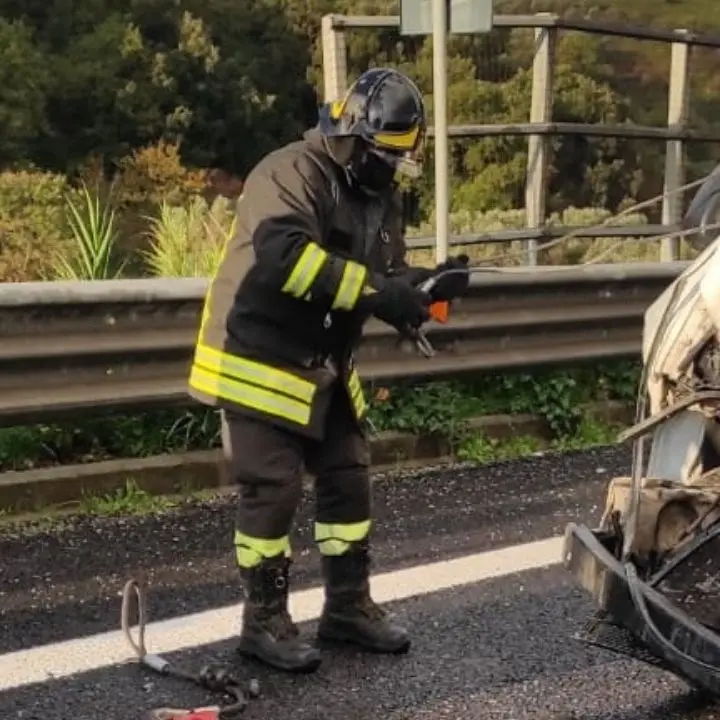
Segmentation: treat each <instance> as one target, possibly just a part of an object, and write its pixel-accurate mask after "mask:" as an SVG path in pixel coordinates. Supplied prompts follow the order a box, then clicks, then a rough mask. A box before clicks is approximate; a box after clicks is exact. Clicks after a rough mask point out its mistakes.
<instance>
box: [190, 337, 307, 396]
mask: <svg viewBox="0 0 720 720" xmlns="http://www.w3.org/2000/svg"><path fill="white" fill-rule="evenodd" d="M195 362H196V363H197V364H198V365H201V366H202V367H203V368H204V369H205V370H209V371H212V372H213V373H217V374H219V375H227V376H228V377H230V378H233V379H234V380H240V381H241V382H250V383H253V384H255V385H262V386H263V387H265V388H267V389H269V390H275V391H277V392H283V393H285V394H286V395H290V396H292V397H294V398H297V399H298V400H302V401H303V402H306V403H309V402H311V401H312V399H313V396H314V395H315V385H314V384H313V383H311V382H309V381H307V380H303V379H302V378H299V377H297V376H296V375H292V374H291V373H289V372H285V371H284V370H277V369H276V368H273V367H270V366H269V365H265V364H263V363H259V362H255V361H254V360H247V359H246V358H241V357H237V356H236V355H231V354H230V353H226V352H221V351H220V350H216V349H215V348H212V347H209V346H208V345H198V346H197V348H196V350H195Z"/></svg>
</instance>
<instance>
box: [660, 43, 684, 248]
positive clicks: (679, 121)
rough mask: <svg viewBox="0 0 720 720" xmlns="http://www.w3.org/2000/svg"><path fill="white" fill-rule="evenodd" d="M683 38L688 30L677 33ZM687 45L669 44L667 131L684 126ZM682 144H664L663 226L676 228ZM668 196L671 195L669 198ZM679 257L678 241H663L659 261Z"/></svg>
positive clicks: (680, 198)
mask: <svg viewBox="0 0 720 720" xmlns="http://www.w3.org/2000/svg"><path fill="white" fill-rule="evenodd" d="M677 33H678V34H682V35H686V34H687V30H677ZM689 60H690V45H689V44H688V43H687V42H682V41H680V42H674V43H673V44H672V45H671V55H670V80H669V82H668V128H671V129H681V128H684V127H685V125H686V124H687V112H688V101H689V96H690V84H689V82H688V67H689ZM684 146H685V143H684V142H683V141H682V140H668V141H667V142H666V143H665V183H664V187H663V192H664V193H665V195H664V196H663V204H662V224H663V225H677V224H678V223H679V222H680V221H681V220H682V212H683V194H682V193H679V192H677V189H678V188H680V187H682V186H683V184H684V182H685V171H684V165H685V163H684V159H685V147H684ZM667 193H673V194H672V195H668V194H667ZM679 257H680V238H678V237H674V236H668V237H665V238H663V239H662V242H661V245H660V259H661V260H662V261H663V262H672V261H674V260H678V259H679Z"/></svg>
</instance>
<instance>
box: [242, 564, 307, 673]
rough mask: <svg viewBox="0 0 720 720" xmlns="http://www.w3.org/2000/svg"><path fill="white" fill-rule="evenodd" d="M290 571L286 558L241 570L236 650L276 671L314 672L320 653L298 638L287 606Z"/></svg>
mask: <svg viewBox="0 0 720 720" xmlns="http://www.w3.org/2000/svg"><path fill="white" fill-rule="evenodd" d="M289 570H290V560H288V559H287V558H285V557H279V558H272V559H269V560H265V561H263V562H262V563H261V564H260V565H258V566H257V567H254V568H251V569H247V570H245V569H243V570H241V576H242V578H243V583H244V586H245V606H244V609H243V626H242V632H241V633H240V643H239V645H238V648H237V651H238V652H239V653H240V654H241V655H245V656H247V657H253V658H255V659H257V660H260V661H261V662H263V663H265V664H266V665H270V666H271V667H273V668H275V669H277V670H286V671H288V672H314V671H315V670H317V668H318V667H319V665H320V660H321V655H320V652H319V651H318V650H317V649H316V648H314V647H313V646H312V645H310V644H309V643H307V642H305V641H304V640H302V639H301V638H300V633H299V632H298V628H297V626H296V625H295V623H293V621H292V618H291V617H290V613H289V612H288V608H287V601H288V578H289Z"/></svg>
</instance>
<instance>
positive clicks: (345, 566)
mask: <svg viewBox="0 0 720 720" xmlns="http://www.w3.org/2000/svg"><path fill="white" fill-rule="evenodd" d="M323 573H324V575H325V607H324V608H323V614H322V616H321V618H320V624H319V627H318V638H319V639H320V640H324V641H330V642H343V643H350V644H353V645H358V646H360V647H361V648H363V649H364V650H369V651H371V652H377V653H395V654H401V653H406V652H407V651H408V650H409V649H410V638H409V637H408V634H407V632H406V631H405V630H404V629H403V628H401V627H398V626H397V625H394V624H392V623H391V622H390V621H389V620H388V618H387V615H386V613H385V611H384V610H383V609H382V608H381V607H380V606H378V605H376V604H375V603H374V602H373V600H372V598H371V597H370V583H369V576H370V558H369V553H368V548H367V544H366V543H357V544H355V545H353V546H352V547H351V549H350V550H349V551H348V552H347V553H345V554H344V555H337V556H323Z"/></svg>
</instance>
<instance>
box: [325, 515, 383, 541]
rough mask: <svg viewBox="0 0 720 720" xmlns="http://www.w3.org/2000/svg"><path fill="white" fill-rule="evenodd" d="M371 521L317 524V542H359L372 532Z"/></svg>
mask: <svg viewBox="0 0 720 720" xmlns="http://www.w3.org/2000/svg"><path fill="white" fill-rule="evenodd" d="M371 524H372V521H371V520H361V521H360V522H356V523H322V522H316V523H315V540H316V542H322V541H323V540H344V541H345V542H358V541H360V540H362V539H363V538H364V537H366V536H367V534H368V533H369V532H370V525H371Z"/></svg>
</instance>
